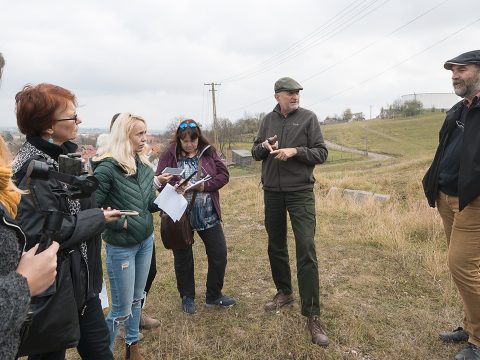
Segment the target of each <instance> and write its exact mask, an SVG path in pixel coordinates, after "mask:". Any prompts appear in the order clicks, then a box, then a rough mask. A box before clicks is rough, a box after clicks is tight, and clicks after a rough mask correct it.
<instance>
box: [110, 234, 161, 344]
mask: <svg viewBox="0 0 480 360" xmlns="http://www.w3.org/2000/svg"><path fill="white" fill-rule="evenodd" d="M152 249H153V234H152V235H150V236H149V237H148V238H147V239H146V240H145V241H143V242H142V243H141V244H138V245H134V246H128V247H127V246H114V245H110V244H106V253H107V261H106V263H107V273H108V279H109V280H110V295H111V298H112V305H111V310H110V312H109V313H108V315H107V318H106V321H107V327H108V331H109V332H110V349H112V350H113V344H114V342H115V337H116V336H117V332H118V329H119V327H120V326H122V327H124V328H125V342H126V343H127V344H129V345H130V344H132V343H133V342H135V341H138V332H139V330H138V329H139V325H140V312H141V303H142V299H143V298H144V294H145V292H144V289H145V284H146V282H147V276H148V271H149V269H150V262H151V260H152Z"/></svg>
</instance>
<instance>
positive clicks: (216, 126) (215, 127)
mask: <svg viewBox="0 0 480 360" xmlns="http://www.w3.org/2000/svg"><path fill="white" fill-rule="evenodd" d="M203 85H205V86H211V87H212V89H211V90H210V91H211V92H212V105H213V141H214V143H215V147H216V148H217V151H219V150H220V147H219V146H220V145H219V143H218V122H217V106H216V105H215V91H217V90H215V86H219V85H222V84H216V83H214V82H213V81H212V82H211V83H209V84H208V83H207V84H206V83H204V84H203Z"/></svg>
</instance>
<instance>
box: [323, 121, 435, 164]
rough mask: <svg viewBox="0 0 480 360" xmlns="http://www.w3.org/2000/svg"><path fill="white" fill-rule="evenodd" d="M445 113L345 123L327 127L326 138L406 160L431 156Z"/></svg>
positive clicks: (324, 131) (324, 128)
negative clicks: (406, 158)
mask: <svg viewBox="0 0 480 360" xmlns="http://www.w3.org/2000/svg"><path fill="white" fill-rule="evenodd" d="M444 118H445V114H444V113H440V112H435V113H427V114H425V115H422V116H419V117H415V118H399V119H376V120H369V121H359V122H352V123H345V124H336V125H324V126H322V132H323V134H324V136H325V138H326V139H328V140H330V141H332V142H334V143H337V144H340V145H347V146H351V147H355V148H358V149H362V150H364V149H365V146H366V145H367V148H368V150H369V151H373V152H378V153H384V154H391V155H395V156H404V157H410V158H412V157H423V156H430V155H431V154H432V153H433V152H434V150H435V148H436V145H437V142H438V137H437V136H432V135H433V134H438V130H440V126H441V124H442V122H443V120H444Z"/></svg>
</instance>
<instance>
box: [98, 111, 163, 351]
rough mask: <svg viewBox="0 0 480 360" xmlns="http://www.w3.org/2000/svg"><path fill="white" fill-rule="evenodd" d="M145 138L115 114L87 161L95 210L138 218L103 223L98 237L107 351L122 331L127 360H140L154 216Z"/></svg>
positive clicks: (135, 123) (125, 116)
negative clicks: (102, 251) (103, 141)
mask: <svg viewBox="0 0 480 360" xmlns="http://www.w3.org/2000/svg"><path fill="white" fill-rule="evenodd" d="M146 133H147V124H146V122H145V120H144V119H143V118H141V117H139V116H136V115H132V114H130V113H121V114H120V115H119V116H118V118H117V119H116V121H115V123H114V124H113V126H112V129H111V133H110V140H109V142H108V144H107V146H106V151H105V153H104V154H103V155H102V156H99V157H97V158H95V159H94V161H93V167H94V175H95V177H96V178H97V179H98V180H99V182H100V186H99V188H98V190H97V193H96V194H97V203H98V205H99V206H102V207H114V208H116V209H128V210H131V211H133V212H136V213H138V215H127V216H124V217H122V218H121V219H120V220H117V221H116V222H113V223H111V224H109V226H107V229H106V231H105V232H104V234H103V239H104V240H105V242H106V254H107V259H106V263H107V273H108V278H109V280H110V295H111V301H112V306H111V311H110V313H109V314H108V315H107V318H106V321H107V327H108V329H109V332H110V348H112V349H113V344H114V341H115V337H116V335H117V332H118V329H119V327H124V329H125V342H126V358H127V359H143V357H142V356H141V355H140V349H139V345H138V340H139V323H140V312H141V301H142V299H143V297H144V289H145V283H146V281H147V275H148V271H149V268H150V262H151V257H152V247H153V217H152V214H151V213H152V212H155V211H158V208H157V206H156V205H155V204H154V202H153V201H154V199H155V197H156V195H155V189H154V187H153V178H154V173H153V170H152V168H151V166H150V163H149V162H148V160H147V158H146V156H145V155H144V150H145V145H146Z"/></svg>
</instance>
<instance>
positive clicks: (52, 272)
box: [17, 241, 59, 296]
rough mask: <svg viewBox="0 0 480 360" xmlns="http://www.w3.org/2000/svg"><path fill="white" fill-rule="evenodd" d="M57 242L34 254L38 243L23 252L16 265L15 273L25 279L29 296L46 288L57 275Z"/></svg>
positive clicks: (37, 293)
mask: <svg viewBox="0 0 480 360" xmlns="http://www.w3.org/2000/svg"><path fill="white" fill-rule="evenodd" d="M58 247H59V245H58V243H57V242H55V241H54V242H53V243H52V245H50V247H49V248H48V249H45V250H44V251H42V252H41V253H40V254H36V255H35V252H36V251H37V248H38V244H37V245H35V246H34V247H33V248H31V249H30V250H28V251H27V252H26V253H24V254H23V255H22V257H21V259H20V262H19V263H18V266H17V273H19V274H20V275H22V276H23V277H25V278H26V279H27V283H28V288H29V289H30V296H36V295H39V294H41V293H42V292H44V291H45V290H47V289H48V287H49V286H50V285H52V284H53V282H54V281H55V276H56V275H57V251H58Z"/></svg>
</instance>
